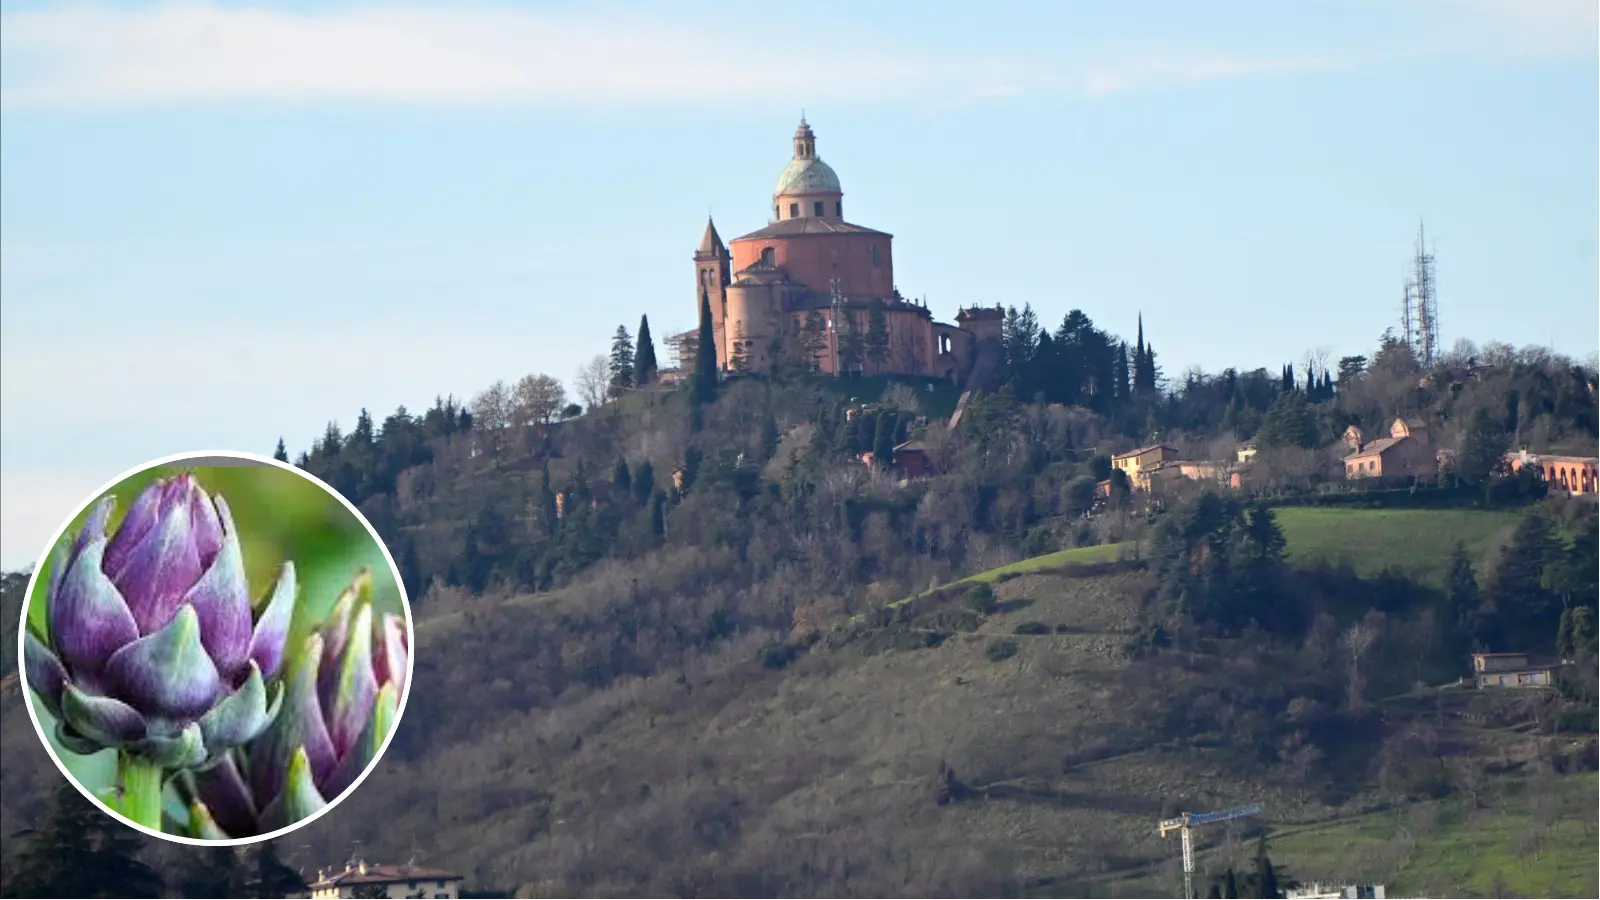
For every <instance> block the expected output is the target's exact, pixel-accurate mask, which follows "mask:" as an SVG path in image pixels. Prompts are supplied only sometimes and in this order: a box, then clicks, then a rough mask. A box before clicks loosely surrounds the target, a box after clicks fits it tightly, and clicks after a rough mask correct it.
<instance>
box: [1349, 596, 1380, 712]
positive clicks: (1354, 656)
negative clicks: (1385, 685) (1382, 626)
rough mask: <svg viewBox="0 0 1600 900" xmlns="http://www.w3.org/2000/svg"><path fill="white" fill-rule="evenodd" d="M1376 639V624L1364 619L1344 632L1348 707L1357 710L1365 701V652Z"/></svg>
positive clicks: (1369, 619)
mask: <svg viewBox="0 0 1600 900" xmlns="http://www.w3.org/2000/svg"><path fill="white" fill-rule="evenodd" d="M1377 641H1378V627H1377V624H1376V623H1375V622H1373V621H1371V617H1370V616H1369V617H1368V618H1366V619H1362V620H1361V621H1359V622H1357V623H1355V624H1354V625H1351V626H1350V627H1349V628H1348V629H1346V630H1345V633H1344V648H1345V652H1346V653H1347V654H1348V661H1349V665H1350V671H1349V701H1350V708H1351V709H1353V710H1359V709H1361V708H1362V706H1363V705H1364V704H1365V703H1366V697H1365V694H1366V688H1367V673H1366V661H1367V653H1368V651H1370V650H1371V649H1372V645H1373V644H1375V643H1377Z"/></svg>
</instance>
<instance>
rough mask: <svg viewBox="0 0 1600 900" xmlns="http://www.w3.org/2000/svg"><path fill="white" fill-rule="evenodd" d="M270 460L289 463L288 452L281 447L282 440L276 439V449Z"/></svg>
mask: <svg viewBox="0 0 1600 900" xmlns="http://www.w3.org/2000/svg"><path fill="white" fill-rule="evenodd" d="M272 458H273V459H275V460H277V461H278V462H288V461H289V450H288V448H286V447H284V446H283V438H278V449H276V450H274V451H272Z"/></svg>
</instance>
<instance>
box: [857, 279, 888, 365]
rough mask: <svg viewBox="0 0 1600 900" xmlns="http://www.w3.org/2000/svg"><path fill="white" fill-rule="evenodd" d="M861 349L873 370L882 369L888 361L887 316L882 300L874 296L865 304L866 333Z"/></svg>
mask: <svg viewBox="0 0 1600 900" xmlns="http://www.w3.org/2000/svg"><path fill="white" fill-rule="evenodd" d="M861 351H862V354H863V355H864V356H865V357H866V360H867V362H870V363H872V366H873V368H874V370H875V371H878V372H882V371H883V370H884V365H885V364H886V363H887V362H888V361H889V317H888V316H887V315H886V314H885V313H884V311H883V301H882V300H879V299H878V298H876V297H874V298H873V299H872V302H871V303H869V304H867V334H866V337H865V338H863V340H862V345H861Z"/></svg>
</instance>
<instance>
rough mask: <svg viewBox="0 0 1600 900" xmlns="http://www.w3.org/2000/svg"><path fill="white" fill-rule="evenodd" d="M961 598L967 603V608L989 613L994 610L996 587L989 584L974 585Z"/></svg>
mask: <svg viewBox="0 0 1600 900" xmlns="http://www.w3.org/2000/svg"><path fill="white" fill-rule="evenodd" d="M961 599H962V602H964V603H966V604H967V608H968V609H970V610H973V611H974V612H980V613H984V614H988V613H991V612H993V611H994V606H995V598H994V588H992V587H989V586H988V585H987V584H979V585H974V586H973V587H971V588H969V589H968V590H967V593H966V595H965V596H963V597H962V598H961Z"/></svg>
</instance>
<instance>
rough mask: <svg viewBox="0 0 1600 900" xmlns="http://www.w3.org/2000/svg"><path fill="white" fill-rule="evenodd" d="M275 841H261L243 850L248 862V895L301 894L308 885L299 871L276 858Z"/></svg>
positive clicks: (277, 895)
mask: <svg viewBox="0 0 1600 900" xmlns="http://www.w3.org/2000/svg"><path fill="white" fill-rule="evenodd" d="M276 843H277V842H276V841H263V842H262V843H259V844H253V845H251V847H250V849H249V850H247V851H246V852H245V855H246V858H247V860H248V863H249V868H250V875H249V892H250V893H249V896H251V897H288V896H290V895H291V894H303V893H305V892H306V890H307V888H308V885H307V884H306V882H305V879H304V878H301V877H300V873H299V872H296V871H295V870H294V869H291V868H289V867H288V866H286V865H284V864H283V861H282V860H281V859H279V858H278V848H277V846H276Z"/></svg>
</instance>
